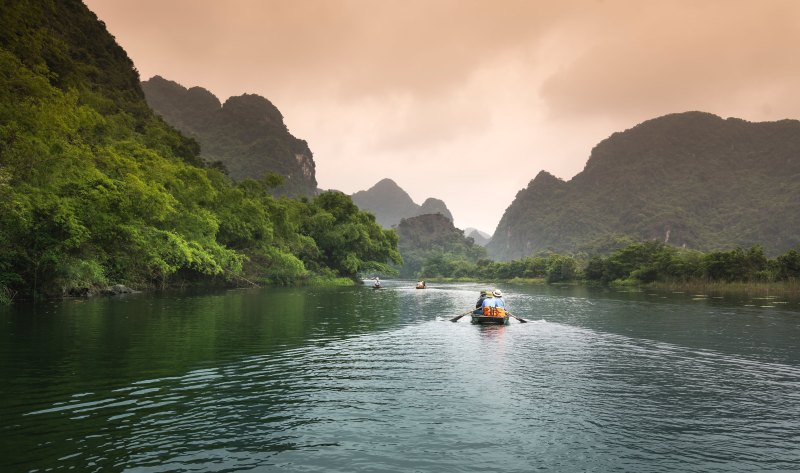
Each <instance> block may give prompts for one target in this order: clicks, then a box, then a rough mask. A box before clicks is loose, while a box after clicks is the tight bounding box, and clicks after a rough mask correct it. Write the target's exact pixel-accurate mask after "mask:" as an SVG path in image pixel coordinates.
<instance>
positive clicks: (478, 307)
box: [475, 291, 489, 309]
mask: <svg viewBox="0 0 800 473" xmlns="http://www.w3.org/2000/svg"><path fill="white" fill-rule="evenodd" d="M487 292H489V291H481V297H479V298H478V302H476V303H475V308H476V309H480V308H481V307H483V300H484V299H486V293H487Z"/></svg>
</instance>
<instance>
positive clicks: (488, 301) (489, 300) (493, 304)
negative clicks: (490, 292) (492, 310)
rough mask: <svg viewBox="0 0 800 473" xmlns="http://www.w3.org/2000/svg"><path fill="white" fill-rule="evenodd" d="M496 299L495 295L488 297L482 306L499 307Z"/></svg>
mask: <svg viewBox="0 0 800 473" xmlns="http://www.w3.org/2000/svg"><path fill="white" fill-rule="evenodd" d="M496 301H497V299H495V298H494V297H487V298H486V299H484V300H483V305H481V307H497V305H496Z"/></svg>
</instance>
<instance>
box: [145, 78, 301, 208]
mask: <svg viewBox="0 0 800 473" xmlns="http://www.w3.org/2000/svg"><path fill="white" fill-rule="evenodd" d="M142 89H143V90H144V93H145V97H146V98H147V103H148V104H149V105H150V107H152V108H153V110H155V111H156V113H158V114H159V115H161V116H162V117H163V118H164V120H165V121H166V122H167V123H169V124H170V125H172V126H174V127H175V128H178V129H179V130H180V131H181V132H183V133H184V134H186V135H188V136H191V137H193V138H195V139H196V140H197V141H198V142H199V143H200V148H201V151H200V153H201V156H202V157H203V158H204V159H206V160H207V161H211V162H213V161H220V162H222V163H223V164H224V165H225V167H226V169H227V170H228V173H229V174H230V176H231V177H232V178H233V179H237V180H239V179H259V178H261V177H262V176H263V175H264V173H265V172H268V171H270V172H275V173H278V174H280V175H282V176H283V177H284V186H282V187H281V188H279V191H280V193H288V194H291V195H307V196H311V195H314V194H315V193H316V190H317V179H316V176H315V167H316V166H315V164H314V158H313V155H312V153H311V150H309V149H308V144H307V143H306V142H305V141H304V140H301V139H297V138H295V137H294V136H292V134H291V133H289V130H288V129H287V127H286V125H285V124H284V123H283V115H281V112H280V111H279V110H278V109H277V108H276V107H275V106H274V105H273V104H272V103H271V102H270V101H269V100H267V99H265V98H264V97H261V96H258V95H250V94H244V95H241V96H238V97H231V98H229V99H228V100H227V101H226V102H225V103H224V104H221V103H220V101H219V99H217V97H215V96H214V94H212V93H211V92H209V91H208V90H206V89H203V88H202V87H192V88H190V89H187V88H185V87H183V86H182V85H180V84H178V83H176V82H172V81H169V80H166V79H164V78H162V77H160V76H155V77H153V78H152V79H150V80H147V81H144V82H142Z"/></svg>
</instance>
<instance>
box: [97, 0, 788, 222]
mask: <svg viewBox="0 0 800 473" xmlns="http://www.w3.org/2000/svg"><path fill="white" fill-rule="evenodd" d="M86 3H87V4H88V5H89V7H90V8H91V9H92V10H93V11H94V12H96V13H97V14H98V16H99V17H100V18H101V19H102V20H104V21H106V22H107V24H108V28H109V30H110V31H111V33H112V34H114V35H115V36H116V37H117V39H118V40H119V42H120V44H121V45H122V46H123V47H124V48H125V49H126V51H128V53H129V55H130V56H131V58H132V59H133V61H134V63H135V64H136V67H137V68H138V69H139V71H140V72H141V74H142V76H143V78H148V77H151V76H153V75H156V74H159V75H162V76H164V77H166V78H168V79H170V80H175V81H178V82H180V83H181V84H183V85H185V86H194V85H199V86H202V87H205V88H207V89H209V90H211V91H212V92H213V93H214V94H215V95H217V96H218V97H219V98H220V99H222V100H223V101H224V100H225V99H226V98H228V97H230V96H232V95H240V94H242V93H256V94H259V95H263V96H265V97H267V98H268V99H269V100H270V101H272V102H273V103H274V104H275V105H276V106H277V107H278V108H279V109H280V110H281V112H282V113H283V115H284V117H285V120H286V123H287V126H288V127H289V129H290V130H291V131H292V133H293V134H295V136H298V137H300V138H303V139H305V140H307V141H308V143H309V146H310V147H311V149H312V151H313V152H314V158H315V161H316V163H317V180H318V182H319V183H320V185H321V186H322V187H329V188H337V189H341V190H343V191H346V192H355V191H357V190H362V189H366V188H369V187H371V186H372V185H373V184H375V182H377V181H378V180H380V179H382V178H384V177H391V178H393V179H395V180H396V181H397V182H398V184H400V185H401V186H402V187H403V188H405V189H406V190H407V191H409V193H410V194H411V195H412V197H413V198H414V199H415V200H417V202H418V203H420V202H422V201H423V200H424V199H425V198H427V197H431V196H433V197H438V198H441V199H443V200H444V201H445V202H446V203H447V205H448V206H449V207H450V208H451V210H452V211H453V214H454V217H455V220H456V224H457V225H459V226H462V227H465V226H472V227H476V228H480V229H482V230H484V231H487V232H491V231H492V230H493V229H494V226H495V225H496V223H497V221H499V219H500V217H501V215H502V212H503V210H504V209H505V208H506V207H507V206H508V205H509V204H510V203H511V200H512V199H513V197H514V195H515V194H516V192H517V191H518V190H520V189H521V188H523V187H525V186H526V185H527V183H528V181H529V180H530V179H532V178H533V177H534V176H535V175H536V174H537V173H538V172H539V171H540V170H547V171H549V172H551V173H553V174H555V175H556V176H558V177H561V178H564V179H569V178H571V177H572V176H573V175H574V174H575V173H577V172H579V171H580V170H581V169H582V168H583V166H584V165H585V163H586V160H587V159H588V157H589V154H590V152H591V149H592V147H593V146H594V145H596V144H597V143H598V142H599V141H601V140H602V139H604V138H606V137H608V136H609V135H611V134H612V133H613V132H615V131H621V130H625V129H627V128H630V127H632V126H634V125H636V124H637V123H639V122H641V121H644V120H647V119H650V118H654V117H657V116H660V115H664V114H666V113H673V112H680V111H685V110H703V111H708V112H712V113H716V114H718V115H721V116H737V117H740V118H745V119H748V120H775V119H781V118H793V117H797V115H798V110H800V90H799V89H798V88H797V84H798V83H800V55H798V54H796V49H797V48H796V46H795V45H797V44H800V23H798V21H797V18H800V2H798V1H794V0H761V1H758V2H755V1H751V0H704V1H699V2H698V1H682V0H674V1H670V0H664V1H655V0H654V1H639V0H570V1H567V0H549V1H545V0H542V1H539V0H537V1H530V0H498V1H492V2H490V1H486V0H381V1H374V0H320V1H316V0H297V1H285V0H226V1H225V2H221V1H218V0H171V1H167V0H136V1H134V0H115V1H113V2H110V1H103V0H86ZM479 179H486V180H489V181H491V182H492V183H493V191H492V192H480V191H477V190H476V188H475V187H474V183H475V182H476V180H479ZM494 183H497V185H496V186H495V185H494Z"/></svg>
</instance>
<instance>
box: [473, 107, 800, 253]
mask: <svg viewBox="0 0 800 473" xmlns="http://www.w3.org/2000/svg"><path fill="white" fill-rule="evenodd" d="M612 235H628V236H632V237H635V238H641V239H650V240H658V241H665V242H667V243H670V244H674V245H679V246H686V247H690V248H696V249H702V250H711V249H724V248H731V247H735V246H750V245H755V244H762V245H764V247H765V249H766V250H767V251H768V252H769V253H778V252H784V251H786V250H788V249H790V248H793V247H797V246H798V245H800V122H798V121H796V120H783V121H778V122H768V123H750V122H746V121H744V120H739V119H734V118H729V119H727V120H724V119H722V118H720V117H717V116H715V115H711V114H708V113H701V112H687V113H680V114H673V115H667V116H664V117H660V118H656V119H653V120H649V121H647V122H644V123H642V124H640V125H638V126H636V127H634V128H632V129H629V130H626V131H624V132H620V133H614V134H613V135H612V136H611V137H609V138H607V139H606V140H604V141H603V142H601V143H600V144H598V145H597V146H596V147H595V148H594V149H593V150H592V153H591V157H590V158H589V161H588V162H587V164H586V167H585V168H584V170H583V171H582V172H581V173H579V174H578V175H576V176H575V177H574V178H573V179H572V180H570V181H568V182H565V181H562V180H560V179H558V178H556V177H554V176H552V175H550V174H548V173H546V172H544V171H543V172H541V173H539V175H537V176H536V178H535V179H533V180H532V181H531V182H530V183H529V184H528V187H527V188H525V189H523V190H521V191H520V192H518V193H517V196H516V198H515V199H514V202H513V203H512V204H511V206H509V208H508V209H507V210H506V212H505V214H504V215H503V217H502V219H501V221H500V223H499V225H498V227H497V230H496V231H495V234H494V235H493V237H492V241H491V242H490V243H489V245H488V247H487V248H488V250H489V253H490V256H492V257H494V258H497V259H515V258H520V257H523V256H526V255H529V254H532V253H536V252H538V251H542V250H552V251H558V252H571V251H578V250H580V249H581V248H585V247H587V246H591V245H594V244H596V243H597V242H598V241H600V240H602V239H604V238H609V237H610V236H612Z"/></svg>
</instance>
